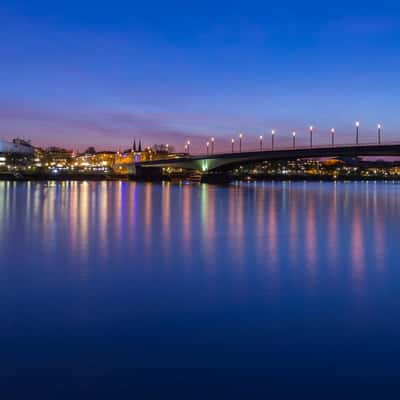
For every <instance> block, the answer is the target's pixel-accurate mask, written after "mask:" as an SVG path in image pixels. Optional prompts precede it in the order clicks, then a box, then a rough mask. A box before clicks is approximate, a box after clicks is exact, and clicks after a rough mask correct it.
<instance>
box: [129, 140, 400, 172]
mask: <svg viewBox="0 0 400 400" xmlns="http://www.w3.org/2000/svg"><path fill="white" fill-rule="evenodd" d="M356 156H374V157H381V156H382V157H388V156H400V143H390V144H387V143H386V144H360V145H335V146H314V147H296V148H284V149H283V148H277V149H274V150H272V149H268V150H258V151H242V152H234V153H232V152H231V153H215V154H209V155H207V154H202V155H189V154H188V155H185V156H181V157H177V158H167V159H160V160H153V161H144V162H139V163H137V164H136V165H138V166H141V167H169V166H171V167H178V168H179V167H182V168H188V169H199V170H214V169H229V168H233V167H234V166H235V165H237V164H247V163H254V162H262V161H268V160H290V159H298V158H323V157H356Z"/></svg>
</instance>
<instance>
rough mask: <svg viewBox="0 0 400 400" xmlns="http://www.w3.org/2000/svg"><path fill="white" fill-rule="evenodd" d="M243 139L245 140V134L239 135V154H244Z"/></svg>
mask: <svg viewBox="0 0 400 400" xmlns="http://www.w3.org/2000/svg"><path fill="white" fill-rule="evenodd" d="M242 139H243V134H241V133H240V134H239V152H240V153H241V152H242Z"/></svg>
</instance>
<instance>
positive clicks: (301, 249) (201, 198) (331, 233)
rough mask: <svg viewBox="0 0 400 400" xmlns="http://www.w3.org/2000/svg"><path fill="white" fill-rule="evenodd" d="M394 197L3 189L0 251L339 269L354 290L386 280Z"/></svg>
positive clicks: (245, 190) (320, 191)
mask: <svg viewBox="0 0 400 400" xmlns="http://www.w3.org/2000/svg"><path fill="white" fill-rule="evenodd" d="M399 190H400V189H399V187H398V186H397V185H392V184H389V183H387V184H383V183H382V184H377V183H357V184H345V183H343V184H341V183H338V184H327V183H321V184H303V183H301V184H300V183H299V184H297V183H296V184H295V183H272V184H267V183H257V184H254V185H253V184H249V185H248V184H243V185H233V186H231V187H228V188H227V187H213V186H207V185H200V186H190V185H173V184H170V183H163V184H162V185H152V184H136V183H128V182H116V183H108V182H102V183H88V182H83V183H79V182H66V183H49V184H41V183H27V184H21V183H12V182H1V183H0V221H1V231H0V234H1V239H2V240H1V243H2V249H3V252H7V251H10V250H11V248H12V243H10V242H9V241H8V240H7V239H8V238H10V237H14V239H16V237H18V243H20V244H22V245H28V246H32V247H33V248H36V249H38V250H40V252H39V251H38V253H39V254H40V255H41V256H43V257H45V258H47V259H48V262H52V259H51V258H52V257H54V256H55V255H56V254H59V253H60V251H61V252H63V253H64V254H65V256H66V259H67V260H71V261H73V262H75V263H76V262H77V263H78V264H80V265H83V264H87V265H88V267H89V268H95V267H96V266H97V265H99V264H101V263H102V260H104V262H105V260H110V258H111V259H115V258H117V259H118V260H121V259H123V258H124V257H132V258H135V260H139V261H140V262H141V263H143V262H144V263H151V262H152V260H154V259H155V258H158V257H156V256H161V255H162V256H163V260H164V259H165V260H166V262H169V260H170V259H171V258H173V259H174V260H177V259H180V260H182V264H185V265H186V266H187V267H194V266H195V265H196V264H198V263H199V262H205V263H207V264H210V263H213V264H215V265H214V266H213V267H214V268H218V267H219V266H220V267H221V268H225V267H228V266H229V269H230V270H231V273H232V274H236V273H239V274H243V273H246V272H245V271H246V268H247V273H249V272H250V271H251V269H252V268H253V267H252V266H250V265H249V262H248V261H249V260H251V261H252V263H253V262H254V261H256V264H257V268H261V267H262V270H263V271H264V273H265V274H267V275H271V277H272V275H274V274H279V271H277V269H276V268H279V266H281V267H282V268H284V269H288V270H293V269H297V268H299V269H301V270H302V273H303V274H304V277H307V279H310V280H313V279H314V278H315V279H317V276H318V275H319V274H324V275H325V274H327V273H333V274H337V273H338V271H339V269H340V268H341V267H343V266H346V269H347V272H348V273H351V276H352V281H353V283H354V284H356V285H357V286H358V285H360V284H362V283H361V282H363V279H364V277H365V274H366V273H367V271H366V268H367V267H369V268H374V269H375V268H376V271H374V273H378V272H379V271H381V272H382V273H383V272H384V269H385V260H386V258H387V257H388V256H390V254H388V252H389V253H390V250H391V249H390V247H389V244H390V243H389V242H388V241H387V238H388V235H389V234H390V232H391V231H393V229H394V226H393V225H392V224H391V222H392V220H391V218H393V217H396V216H397V212H398V209H399V204H398V200H397V194H398V191H399ZM100 255H101V259H97V256H100ZM371 256H372V259H373V261H374V263H373V266H372V265H371ZM93 258H95V260H96V263H93ZM221 261H223V262H221ZM325 266H327V267H328V269H327V270H325V269H324V268H325ZM369 272H372V271H369ZM310 283H311V281H310Z"/></svg>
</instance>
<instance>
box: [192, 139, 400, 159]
mask: <svg viewBox="0 0 400 400" xmlns="http://www.w3.org/2000/svg"><path fill="white" fill-rule="evenodd" d="M390 145H392V146H394V145H400V142H394V141H385V142H381V143H377V142H363V143H359V144H356V143H335V144H318V145H313V146H310V145H297V144H296V146H293V145H292V146H274V147H273V148H272V146H271V145H269V146H264V145H263V146H262V148H260V147H251V148H249V147H246V148H243V147H242V150H241V151H240V150H239V149H238V148H237V146H235V148H234V151H232V150H231V151H214V152H213V153H211V151H209V152H208V153H207V152H190V153H185V155H186V156H188V157H193V156H194V157H207V156H208V157H214V156H222V155H228V154H240V153H261V152H267V151H290V150H311V149H332V148H343V147H344V148H357V147H369V146H371V147H372V146H390Z"/></svg>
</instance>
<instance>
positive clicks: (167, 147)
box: [165, 143, 169, 154]
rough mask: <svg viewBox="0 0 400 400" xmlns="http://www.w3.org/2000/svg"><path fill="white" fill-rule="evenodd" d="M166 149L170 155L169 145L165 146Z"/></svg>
mask: <svg viewBox="0 0 400 400" xmlns="http://www.w3.org/2000/svg"><path fill="white" fill-rule="evenodd" d="M165 147H166V149H167V154H168V153H169V144H168V143H167V144H166V145H165Z"/></svg>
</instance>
